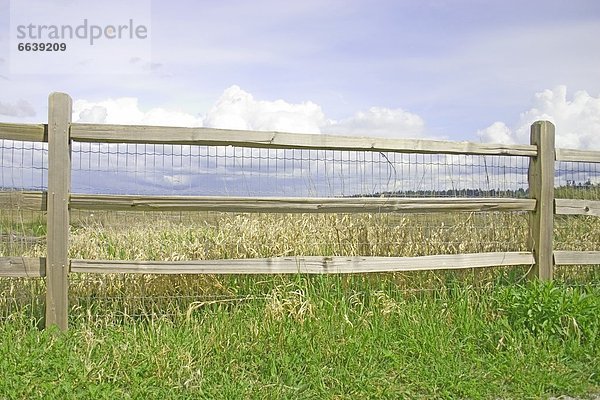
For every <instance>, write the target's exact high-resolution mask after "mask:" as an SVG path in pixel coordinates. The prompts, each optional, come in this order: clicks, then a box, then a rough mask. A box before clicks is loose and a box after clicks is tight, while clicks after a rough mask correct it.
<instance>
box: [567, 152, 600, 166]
mask: <svg viewBox="0 0 600 400" xmlns="http://www.w3.org/2000/svg"><path fill="white" fill-rule="evenodd" d="M556 161H571V162H591V163H600V151H593V150H576V149H556Z"/></svg>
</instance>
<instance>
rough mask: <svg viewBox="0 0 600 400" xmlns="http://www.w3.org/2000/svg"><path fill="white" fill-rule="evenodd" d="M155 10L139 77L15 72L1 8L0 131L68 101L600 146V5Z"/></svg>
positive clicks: (333, 128) (80, 112)
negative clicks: (541, 126) (540, 124)
mask: <svg viewBox="0 0 600 400" xmlns="http://www.w3.org/2000/svg"><path fill="white" fill-rule="evenodd" d="M13 1H15V2H16V1H20V0H13ZM47 2H51V3H57V4H60V5H62V6H65V8H64V9H65V10H69V11H68V12H72V13H73V14H72V16H73V18H74V19H75V18H76V16H77V15H80V14H81V10H85V7H87V6H86V2H85V1H74V0H48V1H47ZM89 4H94V3H93V2H90V3H89ZM96 4H97V3H96ZM142 4H143V3H142ZM147 4H150V8H149V9H150V15H151V20H150V21H151V22H150V41H151V57H150V58H149V59H147V60H141V61H139V60H136V61H135V62H134V61H131V62H132V63H135V64H136V65H137V66H138V67H139V71H137V72H136V73H127V74H118V73H114V72H111V73H104V74H103V73H94V74H90V73H81V74H68V75H64V74H63V75H61V74H56V73H47V74H18V73H11V71H10V59H9V57H8V53H9V51H8V49H9V46H12V45H14V43H13V42H12V41H11V39H10V29H11V26H10V18H9V14H10V12H9V10H10V3H9V1H8V0H0V121H3V122H44V121H45V120H46V113H47V109H46V104H45V103H46V100H47V95H48V93H50V92H51V91H64V92H67V93H69V94H70V95H71V96H72V97H73V99H74V100H75V113H74V117H73V119H74V121H91V122H108V123H142V124H143V123H149V124H167V125H190V126H215V127H231V128H246V129H279V130H291V131H300V132H307V133H319V132H328V133H340V134H357V135H358V134H360V135H376V136H386V137H424V138H438V139H439V138H444V139H450V140H469V141H492V142H505V143H526V142H527V140H528V139H527V137H528V135H527V130H528V126H529V124H530V123H531V122H533V121H534V120H536V119H539V118H548V119H551V120H553V121H554V122H555V123H556V124H557V132H558V143H559V145H561V146H563V147H579V148H591V147H595V148H600V144H599V142H600V141H599V140H598V139H597V138H598V135H600V45H599V44H598V39H597V38H598V37H600V2H598V1H594V0H589V1H584V0H569V1H538V0H534V1H523V0H521V1H512V0H508V1H495V2H492V1H476V0H455V1H442V0H439V1H428V0H422V1H416V0H412V1H408V0H406V1H371V2H367V1H323V0H322V1H312V0H308V1H297V2H292V1H288V2H283V1H271V0H259V1H252V2H250V1H220V2H214V1H210V2H209V1H182V0H179V1H178V0H173V1H169V2H165V1H152V2H150V1H148V2H147ZM140 12H141V11H140ZM133 14H135V11H132V15H131V17H132V18H135V17H136V15H133ZM73 23H75V22H73ZM104 57H105V58H108V59H110V57H111V54H105V55H104Z"/></svg>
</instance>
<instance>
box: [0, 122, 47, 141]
mask: <svg viewBox="0 0 600 400" xmlns="http://www.w3.org/2000/svg"><path fill="white" fill-rule="evenodd" d="M0 139H9V140H20V141H24V142H47V141H48V126H47V125H44V124H7V123H3V122H0Z"/></svg>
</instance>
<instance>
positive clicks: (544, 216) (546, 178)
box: [529, 121, 555, 280]
mask: <svg viewBox="0 0 600 400" xmlns="http://www.w3.org/2000/svg"><path fill="white" fill-rule="evenodd" d="M531 144H532V145H535V146H537V148H538V155H537V157H532V158H531V161H530V164H529V195H530V197H531V198H534V199H536V200H537V205H536V208H535V211H533V212H532V213H531V215H530V221H529V229H530V239H531V246H532V249H533V255H534V258H535V266H534V267H533V268H532V270H531V271H530V274H529V277H530V278H539V279H540V280H551V279H552V275H553V272H554V257H553V252H554V249H553V244H552V243H553V235H554V232H553V229H554V161H555V155H554V151H555V149H554V125H553V124H552V123H551V122H548V121H536V122H534V123H533V125H531Z"/></svg>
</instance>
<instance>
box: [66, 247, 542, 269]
mask: <svg viewBox="0 0 600 400" xmlns="http://www.w3.org/2000/svg"><path fill="white" fill-rule="evenodd" d="M533 263H534V258H533V254H532V253H528V252H505V253H502V252H498V253H476V254H452V255H436V256H423V257H319V256H311V257H276V258H254V259H235V260H202V261H177V262H168V261H107V260H72V261H71V272H76V273H81V272H87V273H105V274H113V273H116V274H119V273H121V274H297V273H302V274H351V273H369V272H396V271H420V270H438V269H460V268H483V267H493V266H508V265H531V264H533Z"/></svg>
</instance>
